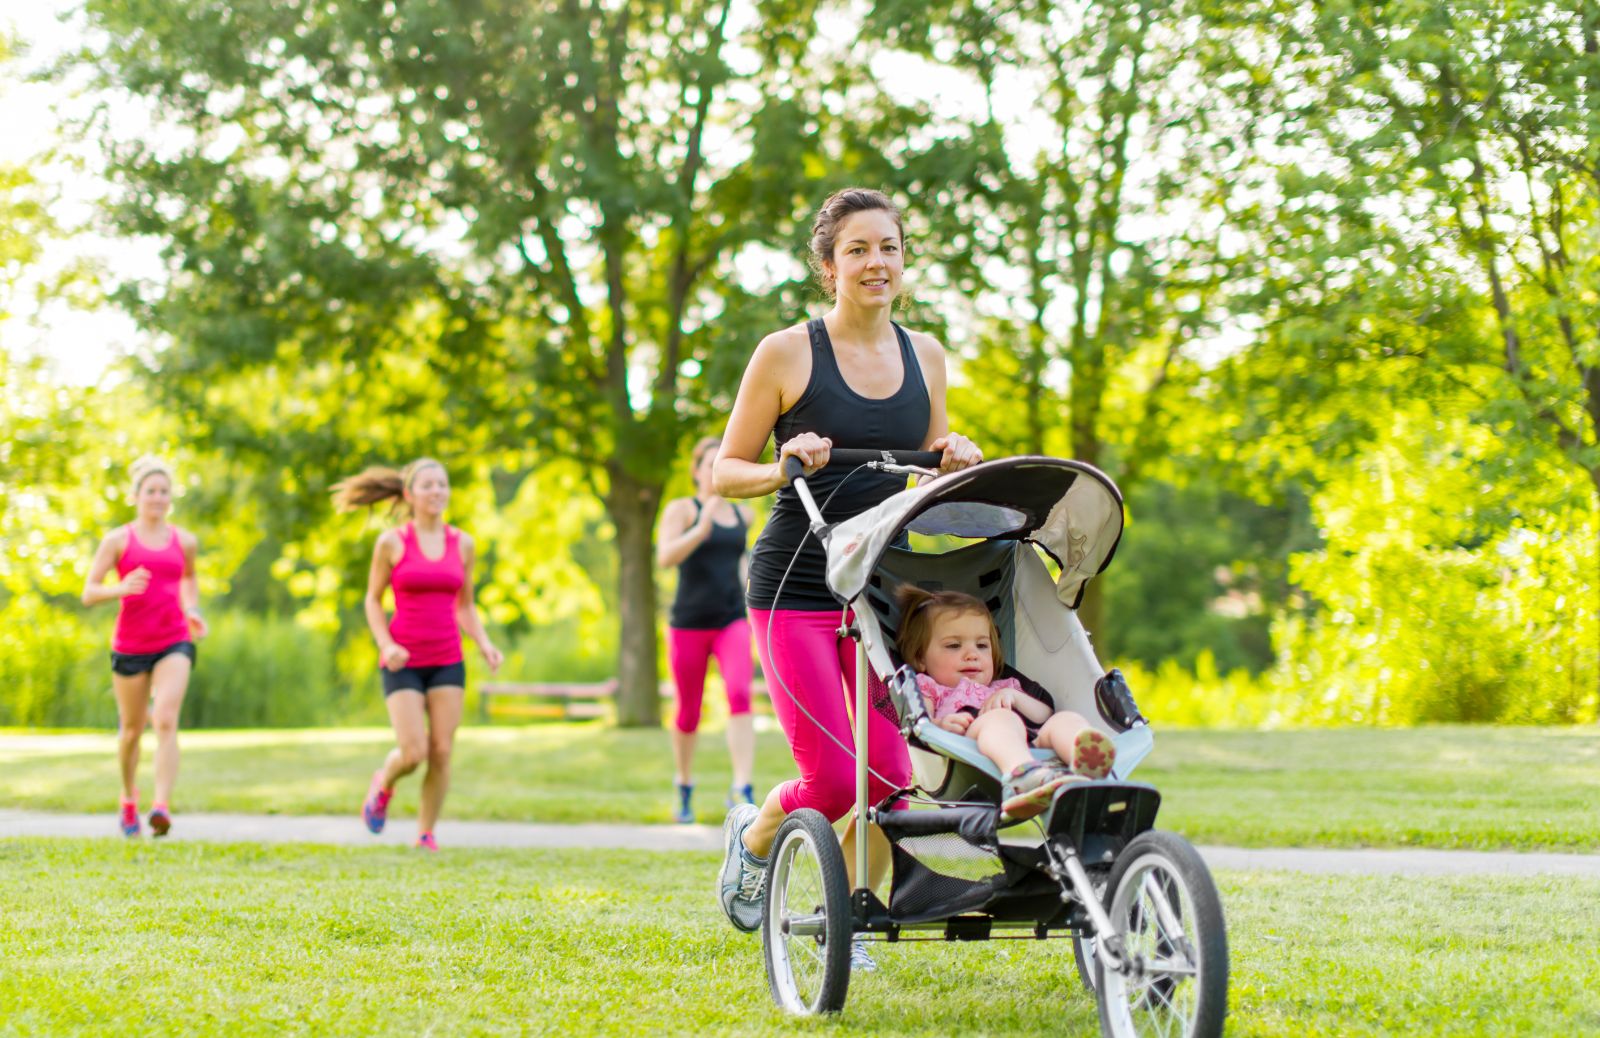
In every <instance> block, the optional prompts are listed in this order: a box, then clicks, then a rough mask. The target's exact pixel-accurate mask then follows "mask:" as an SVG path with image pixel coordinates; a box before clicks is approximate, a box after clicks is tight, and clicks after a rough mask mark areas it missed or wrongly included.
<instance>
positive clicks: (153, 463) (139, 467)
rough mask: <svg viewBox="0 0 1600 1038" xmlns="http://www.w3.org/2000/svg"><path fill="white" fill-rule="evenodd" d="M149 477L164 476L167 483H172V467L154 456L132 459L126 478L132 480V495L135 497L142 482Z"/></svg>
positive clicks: (146, 455)
mask: <svg viewBox="0 0 1600 1038" xmlns="http://www.w3.org/2000/svg"><path fill="white" fill-rule="evenodd" d="M151 476H166V477H167V482H168V483H171V482H173V479H172V466H170V465H168V464H167V463H166V462H164V461H162V460H161V459H160V458H158V457H156V456H155V455H154V454H144V455H141V456H140V457H137V458H135V459H134V461H133V464H132V465H129V466H128V478H130V479H132V480H133V493H134V496H135V497H137V496H138V495H139V488H140V487H142V486H144V481H145V480H147V479H149V478H150V477H151Z"/></svg>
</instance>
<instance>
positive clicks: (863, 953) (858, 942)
mask: <svg viewBox="0 0 1600 1038" xmlns="http://www.w3.org/2000/svg"><path fill="white" fill-rule="evenodd" d="M877 971H878V964H877V963H876V962H874V961H873V959H872V956H871V955H870V954H869V953H868V952H867V942H866V941H863V940H862V939H861V938H859V937H857V938H856V939H855V940H853V941H851V942H850V972H851V973H876V972H877Z"/></svg>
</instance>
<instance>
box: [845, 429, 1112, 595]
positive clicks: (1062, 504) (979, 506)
mask: <svg viewBox="0 0 1600 1038" xmlns="http://www.w3.org/2000/svg"><path fill="white" fill-rule="evenodd" d="M901 531H910V532H912V533H920V534H928V535H933V536H937V535H939V534H951V535H954V536H957V537H971V538H983V539H989V540H1019V541H1020V540H1027V541H1031V542H1033V543H1034V544H1037V545H1038V546H1039V547H1040V548H1043V549H1044V550H1045V551H1046V552H1047V553H1049V555H1050V556H1051V558H1053V559H1054V560H1055V562H1056V564H1057V565H1058V566H1059V567H1060V569H1061V573H1060V576H1059V577H1057V579H1056V597H1057V599H1059V600H1060V601H1061V603H1062V604H1064V605H1066V606H1067V607H1069V608H1072V609H1076V608H1077V607H1078V604H1079V602H1081V601H1082V600H1083V589H1084V587H1085V586H1087V585H1088V583H1089V580H1090V578H1092V577H1094V576H1095V575H1096V574H1098V573H1100V572H1101V571H1102V570H1104V569H1105V568H1106V566H1107V565H1108V564H1109V563H1110V562H1111V556H1112V554H1113V553H1114V552H1115V551H1116V549H1117V542H1118V541H1119V540H1120V539H1121V537H1122V494H1121V493H1120V492H1119V491H1118V490H1117V485H1116V484H1115V483H1113V482H1112V481H1111V478H1110V477H1109V476H1107V475H1106V474H1105V473H1104V472H1101V471H1100V470H1099V469H1097V468H1095V467H1094V466H1093V465H1086V464H1084V463H1083V462H1080V461H1064V460H1062V459H1060V458H1046V457H1037V456H1024V457H1020V458H1002V459H1000V460H998V461H986V462H984V463H983V464H981V465H974V466H972V467H971V468H968V469H962V470H961V471H959V472H952V473H950V474H949V475H945V476H940V477H939V478H938V479H935V480H931V481H929V482H928V483H925V484H923V485H922V486H920V487H913V488H912V489H910V490H905V491H902V492H900V493H898V494H896V495H894V496H893V497H891V498H889V499H888V500H887V501H885V502H883V503H882V504H881V505H878V506H877V507H876V508H871V509H868V510H867V511H865V512H862V513H861V514H860V515H858V516H855V517H854V518H852V519H847V520H845V521H844V522H842V523H839V524H838V525H837V526H835V527H834V528H833V531H832V533H831V535H830V536H829V538H828V546H827V553H828V586H829V587H830V588H831V589H832V590H833V592H834V594H836V595H838V596H839V597H840V598H841V599H843V600H845V601H846V602H849V601H852V600H854V599H855V598H856V597H857V596H858V595H860V594H861V593H862V592H863V590H864V589H865V588H866V586H867V583H868V581H869V580H870V579H871V577H872V574H873V571H874V570H875V569H877V567H878V564H879V562H880V561H881V560H882V558H883V556H884V553H885V552H886V551H887V550H888V549H889V547H890V545H891V544H893V543H894V540H895V538H897V537H899V536H900V533H901Z"/></svg>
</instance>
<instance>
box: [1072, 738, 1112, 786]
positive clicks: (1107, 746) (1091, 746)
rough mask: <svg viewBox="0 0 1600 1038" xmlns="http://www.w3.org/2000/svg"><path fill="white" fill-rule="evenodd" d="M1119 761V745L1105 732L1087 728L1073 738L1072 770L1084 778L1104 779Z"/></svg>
mask: <svg viewBox="0 0 1600 1038" xmlns="http://www.w3.org/2000/svg"><path fill="white" fill-rule="evenodd" d="M1116 762H1117V746H1116V743H1114V742H1112V741H1111V740H1110V739H1109V738H1107V737H1106V735H1105V733H1104V732H1099V731H1096V730H1095V729H1093V728H1085V729H1084V730H1083V731H1081V732H1079V733H1078V737H1077V738H1076V739H1074V740H1072V770H1073V771H1075V772H1077V773H1078V774H1079V775H1082V776H1083V777H1084V778H1090V779H1103V778H1105V777H1106V776H1107V775H1109V774H1111V766H1112V765H1114V764H1115V763H1116Z"/></svg>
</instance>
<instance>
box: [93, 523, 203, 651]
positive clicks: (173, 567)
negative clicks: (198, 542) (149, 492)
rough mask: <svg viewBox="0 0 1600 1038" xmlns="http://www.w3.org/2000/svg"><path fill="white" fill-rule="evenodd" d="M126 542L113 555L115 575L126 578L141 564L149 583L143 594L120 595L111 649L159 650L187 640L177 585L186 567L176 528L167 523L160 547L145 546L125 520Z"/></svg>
mask: <svg viewBox="0 0 1600 1038" xmlns="http://www.w3.org/2000/svg"><path fill="white" fill-rule="evenodd" d="M127 529H128V543H127V546H126V547H124V548H123V549H122V557H121V558H119V559H117V576H119V577H123V578H126V577H127V575H128V574H129V573H132V572H133V571H134V570H136V569H138V568H139V567H140V566H143V567H144V568H145V569H147V570H149V571H150V586H149V587H146V588H145V589H144V593H143V594H139V595H129V596H128V597H127V598H124V599H122V606H121V608H120V609H119V610H118V611H117V629H116V631H115V632H114V633H113V634H112V635H111V651H112V652H124V653H130V654H139V653H146V652H160V651H161V650H162V649H165V648H166V647H167V646H169V645H176V644H177V643H178V642H184V641H188V640H189V622H188V620H186V619H185V618H184V615H183V600H182V599H181V598H179V597H178V585H179V584H180V583H181V582H182V580H183V575H184V573H186V572H187V571H188V569H189V560H188V559H187V558H186V557H185V556H184V554H183V543H182V542H181V541H179V540H178V528H177V527H176V526H169V527H168V530H169V531H170V532H171V536H170V537H169V538H168V540H167V543H166V544H165V545H164V546H162V547H160V548H147V547H145V545H144V543H143V542H142V541H140V540H139V536H138V534H136V533H134V531H133V524H132V523H129V524H128V528H127Z"/></svg>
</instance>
